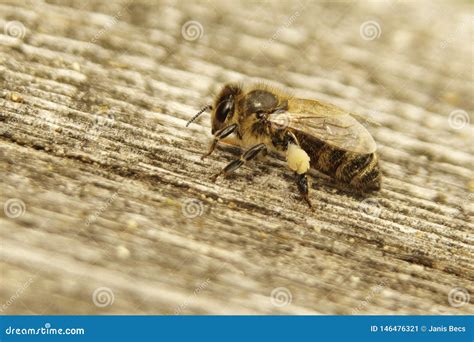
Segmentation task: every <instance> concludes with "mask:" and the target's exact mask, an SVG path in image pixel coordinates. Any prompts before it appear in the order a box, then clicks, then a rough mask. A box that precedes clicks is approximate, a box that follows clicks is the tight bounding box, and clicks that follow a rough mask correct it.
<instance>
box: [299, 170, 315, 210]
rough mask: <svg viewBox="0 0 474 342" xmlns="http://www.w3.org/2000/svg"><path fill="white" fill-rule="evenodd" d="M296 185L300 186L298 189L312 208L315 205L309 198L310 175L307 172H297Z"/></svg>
mask: <svg viewBox="0 0 474 342" xmlns="http://www.w3.org/2000/svg"><path fill="white" fill-rule="evenodd" d="M296 185H297V186H298V190H299V192H300V194H301V196H302V197H303V199H304V200H305V202H306V203H307V204H308V206H309V208H310V209H311V210H312V209H313V205H312V204H311V201H310V200H309V186H308V177H306V173H302V174H298V173H296Z"/></svg>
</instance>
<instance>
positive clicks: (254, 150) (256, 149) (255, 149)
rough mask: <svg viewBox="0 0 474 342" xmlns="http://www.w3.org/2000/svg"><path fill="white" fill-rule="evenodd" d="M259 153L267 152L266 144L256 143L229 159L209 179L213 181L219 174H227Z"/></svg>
mask: <svg viewBox="0 0 474 342" xmlns="http://www.w3.org/2000/svg"><path fill="white" fill-rule="evenodd" d="M259 153H264V154H265V153H267V146H266V145H265V144H258V145H255V146H252V147H251V148H249V149H248V150H247V151H245V152H244V153H242V155H241V156H240V158H239V159H236V160H233V161H231V162H230V163H229V164H227V166H226V167H224V168H223V169H222V170H221V172H219V173H217V174H215V175H214V176H212V178H211V180H212V181H213V182H215V181H216V180H217V177H219V176H220V175H224V176H227V175H228V174H229V173H232V172H234V171H235V170H237V169H238V168H239V167H241V166H242V165H244V164H245V163H246V162H248V161H249V160H252V159H254V158H255V157H256V156H257V155H258V154H259Z"/></svg>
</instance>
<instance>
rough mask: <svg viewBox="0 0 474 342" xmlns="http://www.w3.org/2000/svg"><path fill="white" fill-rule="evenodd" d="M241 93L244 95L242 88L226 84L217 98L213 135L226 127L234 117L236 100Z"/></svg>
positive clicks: (212, 118) (212, 121) (214, 110)
mask: <svg viewBox="0 0 474 342" xmlns="http://www.w3.org/2000/svg"><path fill="white" fill-rule="evenodd" d="M240 93H242V88H241V87H240V86H238V85H236V84H226V85H225V86H224V87H223V88H222V90H221V91H220V93H219V95H217V96H216V99H215V102H214V106H213V111H212V113H211V124H212V131H211V133H212V134H214V133H215V132H216V131H218V130H219V129H221V128H223V127H225V126H226V125H225V123H226V121H227V120H228V119H230V118H231V117H232V116H233V115H234V111H235V102H236V100H235V98H236V97H237V95H239V94H240Z"/></svg>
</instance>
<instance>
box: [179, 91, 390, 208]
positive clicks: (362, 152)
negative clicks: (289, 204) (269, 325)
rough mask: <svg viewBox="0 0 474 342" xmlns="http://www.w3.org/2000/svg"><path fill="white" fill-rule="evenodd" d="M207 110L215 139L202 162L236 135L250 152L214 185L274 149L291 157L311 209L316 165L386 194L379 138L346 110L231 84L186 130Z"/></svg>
mask: <svg viewBox="0 0 474 342" xmlns="http://www.w3.org/2000/svg"><path fill="white" fill-rule="evenodd" d="M206 110H211V125H212V131H211V133H212V134H213V135H214V140H213V142H212V144H211V145H210V148H209V151H208V152H207V153H206V154H204V155H203V156H202V158H205V157H207V156H209V155H210V154H211V153H212V152H213V151H214V149H215V148H216V146H217V144H218V143H219V141H221V140H223V139H224V138H227V137H229V136H230V135H231V134H234V135H235V136H236V139H235V140H236V142H237V144H238V145H240V146H241V147H243V148H245V149H246V151H245V152H243V153H242V155H241V156H240V158H239V159H236V160H234V161H232V162H230V163H229V164H228V165H227V166H226V167H224V168H223V169H222V170H221V171H220V172H219V173H217V174H215V175H214V176H213V177H212V179H213V180H214V181H215V180H216V179H217V177H219V176H221V175H224V176H226V175H228V174H230V173H232V172H234V171H235V170H237V169H238V168H239V167H241V166H242V165H244V164H245V163H246V162H247V161H249V160H251V159H253V158H255V157H256V156H257V155H259V154H267V152H270V151H271V152H277V153H280V154H283V155H285V156H286V160H287V163H288V167H289V168H290V169H291V170H292V171H294V173H295V180H296V185H297V187H298V190H299V192H300V194H301V195H302V197H303V199H304V200H305V201H306V203H307V204H308V206H309V207H310V208H311V207H312V205H311V201H310V199H309V185H308V177H307V175H306V174H307V172H308V171H309V169H310V167H313V168H314V169H316V170H318V171H320V172H322V173H324V174H326V175H328V176H330V177H332V178H333V179H335V180H336V182H339V183H342V184H345V185H348V186H349V187H351V188H353V189H356V190H358V191H360V192H369V191H376V190H380V187H381V173H380V169H379V165H378V157H377V155H376V153H375V151H376V144H375V142H374V139H373V138H372V136H371V135H370V133H369V132H368V131H367V130H366V129H365V127H364V126H363V125H362V124H360V123H359V122H358V121H357V120H356V119H355V118H354V116H353V115H354V114H351V113H349V112H347V111H345V110H343V109H341V108H338V107H336V106H333V105H331V104H327V103H323V102H320V101H317V100H307V99H300V98H295V97H293V96H291V95H289V94H286V93H285V92H283V91H281V90H277V89H274V88H272V87H269V86H267V85H264V84H256V85H252V86H249V87H244V86H242V85H239V84H234V83H230V84H226V85H225V86H224V87H223V88H222V89H221V91H220V92H219V94H218V95H217V96H216V98H215V99H214V104H213V105H208V106H206V107H204V108H203V109H201V110H200V111H199V112H198V113H197V114H196V115H195V116H194V117H193V118H192V119H191V120H190V121H189V122H188V123H187V125H186V126H189V124H191V123H192V122H193V121H194V120H195V119H196V118H197V117H198V116H200V115H201V114H202V113H204V112H205V111H206ZM282 118H283V120H282Z"/></svg>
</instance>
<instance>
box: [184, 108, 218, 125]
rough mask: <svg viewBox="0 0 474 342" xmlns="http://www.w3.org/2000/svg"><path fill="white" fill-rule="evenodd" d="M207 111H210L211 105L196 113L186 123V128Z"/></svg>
mask: <svg viewBox="0 0 474 342" xmlns="http://www.w3.org/2000/svg"><path fill="white" fill-rule="evenodd" d="M208 109H212V106H211V105H207V106H205V107H203V108H202V109H201V110H200V111H199V112H197V114H196V115H194V116H193V117H192V118H191V120H189V121H188V123H187V124H186V127H188V126H189V125H190V124H191V123H192V122H193V121H194V120H196V119H197V118H198V117H199V115H201V114H202V113H204V112H205V111H206V110H208Z"/></svg>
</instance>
